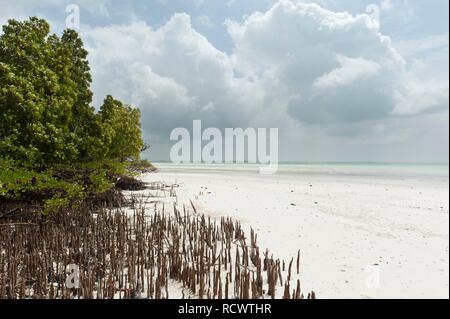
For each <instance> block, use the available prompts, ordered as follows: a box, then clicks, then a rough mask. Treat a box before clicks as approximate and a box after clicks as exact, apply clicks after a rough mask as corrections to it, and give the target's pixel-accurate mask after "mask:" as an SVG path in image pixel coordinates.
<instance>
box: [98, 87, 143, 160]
mask: <svg viewBox="0 0 450 319" xmlns="http://www.w3.org/2000/svg"><path fill="white" fill-rule="evenodd" d="M99 115H100V117H101V120H102V122H103V124H104V130H105V134H104V145H106V146H107V157H109V158H117V159H119V160H120V161H121V162H123V161H125V160H126V159H137V158H139V154H140V153H141V149H142V148H143V146H144V142H143V141H142V136H141V123H140V118H141V112H140V111H139V109H136V108H133V107H131V106H127V105H123V104H122V102H120V101H118V100H115V99H114V98H113V97H112V96H110V95H108V96H107V97H106V99H105V101H104V103H103V105H102V106H101V108H100V113H99Z"/></svg>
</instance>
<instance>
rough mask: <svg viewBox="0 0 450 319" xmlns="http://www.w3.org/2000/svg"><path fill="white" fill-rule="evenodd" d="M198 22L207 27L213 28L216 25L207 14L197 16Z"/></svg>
mask: <svg viewBox="0 0 450 319" xmlns="http://www.w3.org/2000/svg"><path fill="white" fill-rule="evenodd" d="M197 23H198V24H199V25H200V26H202V27H205V28H212V27H214V22H212V20H211V18H210V17H208V16H206V15H202V16H199V17H197Z"/></svg>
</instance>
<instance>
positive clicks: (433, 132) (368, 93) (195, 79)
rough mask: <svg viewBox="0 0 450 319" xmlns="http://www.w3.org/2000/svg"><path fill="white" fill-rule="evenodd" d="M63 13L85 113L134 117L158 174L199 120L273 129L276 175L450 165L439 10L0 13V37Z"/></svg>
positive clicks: (222, 3) (144, 5)
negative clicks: (77, 40) (286, 167)
mask: <svg viewBox="0 0 450 319" xmlns="http://www.w3.org/2000/svg"><path fill="white" fill-rule="evenodd" d="M70 4H76V5H77V6H78V8H79V12H80V15H79V22H80V23H79V25H75V27H76V29H77V31H78V32H79V33H80V35H81V37H82V39H83V41H84V43H85V46H86V48H87V49H88V51H89V61H90V65H91V70H92V75H93V85H92V89H93V91H94V101H93V104H94V106H96V107H97V108H98V107H99V106H100V105H101V103H102V100H103V99H104V97H105V96H106V95H107V94H112V95H113V96H114V97H115V98H117V99H120V100H122V101H123V102H124V103H127V104H131V105H134V106H137V107H139V108H140V109H141V111H142V127H143V132H144V137H145V139H146V141H147V142H148V143H150V144H151V146H152V148H151V150H150V151H149V152H148V153H146V154H145V156H146V157H148V158H150V159H152V160H154V161H161V160H169V153H170V149H171V147H172V145H173V144H174V142H172V141H170V140H169V135H170V132H171V131H172V130H173V129H174V128H177V127H185V128H188V129H189V130H191V129H192V121H193V120H194V119H200V120H202V125H203V128H207V127H217V128H219V129H220V130H224V129H225V128H236V127H242V128H244V129H245V128H248V127H252V128H278V129H279V156H280V160H281V161H308V162H316V161H317V162H354V161H361V162H414V163H421V162H426V163H436V162H438V163H448V159H449V73H448V72H449V71H448V70H449V13H448V12H449V2H448V1H447V0H429V1H423V0H381V1H375V0H374V1H367V0H316V1H306V0H154V1H140V0H131V1H130V0H128V1H121V0H98V1H95V2H94V1H88V0H78V1H76V0H70V1H65V0H40V1H37V0H36V1H33V0H15V1H9V0H8V1H7V0H0V24H2V25H3V24H4V23H6V21H7V20H8V19H10V18H15V19H26V18H27V17H29V16H38V17H42V18H45V19H47V20H48V21H49V22H50V24H51V26H52V31H53V32H55V33H58V34H60V33H61V32H62V30H63V29H65V28H66V27H68V26H70V27H73V25H67V21H69V23H71V22H73V21H75V20H73V19H70V18H71V17H72V16H71V14H72V13H73V11H71V10H70V8H71V7H68V5H70ZM66 11H68V12H66ZM68 17H69V19H68Z"/></svg>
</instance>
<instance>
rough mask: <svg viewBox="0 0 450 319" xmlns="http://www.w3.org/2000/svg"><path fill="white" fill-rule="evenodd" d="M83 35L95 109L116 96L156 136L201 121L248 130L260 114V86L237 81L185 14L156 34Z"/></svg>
mask: <svg viewBox="0 0 450 319" xmlns="http://www.w3.org/2000/svg"><path fill="white" fill-rule="evenodd" d="M83 33H84V35H85V40H86V43H87V44H88V47H89V51H90V52H91V54H90V60H91V65H92V66H93V76H94V91H95V100H96V104H97V105H99V104H100V103H101V99H103V97H104V96H105V95H106V94H113V95H115V96H116V97H117V98H120V99H123V100H124V101H127V102H129V103H132V104H134V105H138V106H139V107H140V108H141V110H142V112H143V122H144V127H147V130H149V131H151V132H152V133H154V134H161V135H165V134H167V132H170V131H171V130H172V129H173V128H175V127H179V126H183V127H186V126H188V125H191V124H192V120H193V119H198V118H201V119H202V120H203V121H204V122H205V123H207V124H209V125H214V126H218V127H225V126H230V127H233V126H235V125H239V124H242V125H245V124H246V123H248V122H249V121H251V118H252V117H253V114H254V113H256V110H257V106H258V105H257V104H256V103H257V99H255V96H257V94H258V88H257V86H256V85H254V84H252V83H250V82H248V81H245V80H244V79H240V78H236V77H235V76H234V72H233V65H232V63H231V60H230V58H229V57H228V55H227V54H225V53H223V52H221V51H219V50H217V49H216V48H215V47H214V46H213V45H212V44H211V43H209V42H208V40H207V39H206V38H205V37H203V36H202V35H201V34H199V33H198V32H196V31H195V30H194V29H193V27H192V24H191V19H190V17H189V16H188V15H186V14H175V15H173V16H172V18H171V19H170V20H169V21H168V22H167V23H166V24H165V25H164V26H162V27H160V28H158V29H153V28H151V27H150V26H148V25H147V24H146V23H144V22H134V23H132V24H130V25H123V26H111V27H104V28H93V29H89V30H84V31H83ZM135 48H140V49H139V50H135Z"/></svg>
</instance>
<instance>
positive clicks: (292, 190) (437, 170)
mask: <svg viewBox="0 0 450 319" xmlns="http://www.w3.org/2000/svg"><path fill="white" fill-rule="evenodd" d="M156 166H157V167H158V171H157V172H156V173H151V174H148V175H145V176H144V177H143V179H144V180H145V181H147V182H155V181H163V182H166V183H174V184H178V185H179V187H178V188H176V193H177V197H178V198H177V200H178V202H179V203H180V204H182V203H186V204H187V205H190V204H189V200H192V201H193V203H194V205H195V206H196V207H197V209H198V210H199V211H201V212H202V213H205V214H206V215H209V216H211V217H220V216H230V217H233V218H236V219H238V220H239V221H240V222H241V223H242V225H243V226H244V227H245V228H247V229H248V230H249V228H250V227H253V229H255V230H256V232H257V233H258V241H259V243H260V247H261V248H263V249H264V248H269V249H270V251H271V252H273V253H274V254H275V255H276V256H277V257H280V258H286V259H289V258H291V257H292V256H296V254H297V250H298V249H300V250H301V253H302V259H301V260H302V261H301V276H302V286H303V287H306V288H307V289H311V290H314V291H315V292H316V293H317V297H318V298H448V297H449V196H448V195H449V174H448V166H428V165H417V166H414V165H409V166H408V165H281V166H280V168H279V171H278V173H277V174H275V175H267V176H265V175H259V174H258V173H257V166H252V165H174V164H158V163H157V164H156Z"/></svg>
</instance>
